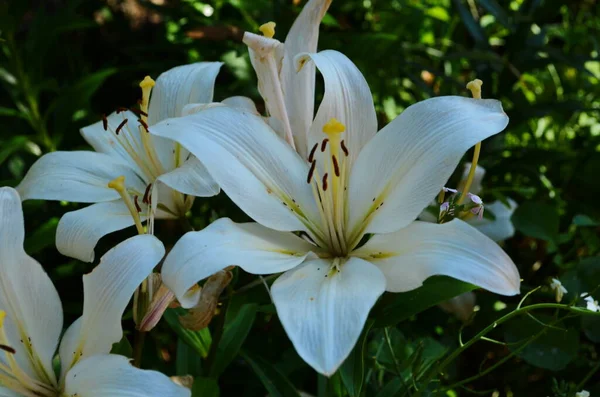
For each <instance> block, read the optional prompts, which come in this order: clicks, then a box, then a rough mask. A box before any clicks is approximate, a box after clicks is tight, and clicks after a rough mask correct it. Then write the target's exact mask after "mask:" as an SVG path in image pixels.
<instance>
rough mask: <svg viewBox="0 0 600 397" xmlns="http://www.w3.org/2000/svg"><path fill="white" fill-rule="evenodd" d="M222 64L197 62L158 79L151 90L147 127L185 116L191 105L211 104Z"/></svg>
mask: <svg viewBox="0 0 600 397" xmlns="http://www.w3.org/2000/svg"><path fill="white" fill-rule="evenodd" d="M222 65H223V63H222V62H198V63H192V64H190V65H182V66H177V67H174V68H173V69H169V70H167V71H166V72H164V73H162V74H161V75H160V76H158V79H156V85H155V86H154V88H153V89H152V97H151V98H150V108H149V109H148V124H149V125H153V124H156V123H158V122H160V121H162V120H166V119H169V118H172V117H179V116H181V115H182V113H181V112H182V111H183V107H184V106H185V105H187V104H189V103H208V102H212V98H213V92H214V89H215V80H216V79H217V75H218V74H219V69H221V66H222Z"/></svg>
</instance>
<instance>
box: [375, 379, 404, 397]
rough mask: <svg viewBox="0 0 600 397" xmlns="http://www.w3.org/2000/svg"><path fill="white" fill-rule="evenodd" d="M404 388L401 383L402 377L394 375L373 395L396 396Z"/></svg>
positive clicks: (380, 396) (379, 396)
mask: <svg viewBox="0 0 600 397" xmlns="http://www.w3.org/2000/svg"><path fill="white" fill-rule="evenodd" d="M402 389H404V384H403V383H402V379H400V378H398V377H396V378H394V379H392V380H391V381H389V382H388V383H387V384H386V385H385V386H384V387H383V389H381V390H380V391H379V393H377V394H376V395H375V397H390V396H396V395H398V394H399V393H400V391H401V390H402Z"/></svg>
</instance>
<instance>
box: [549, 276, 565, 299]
mask: <svg viewBox="0 0 600 397" xmlns="http://www.w3.org/2000/svg"><path fill="white" fill-rule="evenodd" d="M550 288H551V289H553V290H554V292H555V293H556V302H560V301H562V298H563V295H564V294H566V293H567V292H569V291H567V289H566V288H565V287H563V285H562V283H561V282H560V280H558V279H556V278H553V279H552V282H551V283H550Z"/></svg>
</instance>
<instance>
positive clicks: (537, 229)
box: [512, 201, 559, 241]
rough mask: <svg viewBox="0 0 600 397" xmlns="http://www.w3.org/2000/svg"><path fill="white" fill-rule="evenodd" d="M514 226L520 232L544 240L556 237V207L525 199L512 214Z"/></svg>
mask: <svg viewBox="0 0 600 397" xmlns="http://www.w3.org/2000/svg"><path fill="white" fill-rule="evenodd" d="M512 221H513V224H514V225H515V228H516V229H517V230H519V231H520V232H521V233H523V234H525V235H527V236H529V237H533V238H539V239H541V240H546V241H556V240H557V238H558V226H559V216H558V209H557V208H556V207H554V206H553V205H550V204H547V203H540V202H532V201H527V202H525V203H523V204H522V205H520V206H519V208H517V210H516V211H515V213H514V214H513V216H512Z"/></svg>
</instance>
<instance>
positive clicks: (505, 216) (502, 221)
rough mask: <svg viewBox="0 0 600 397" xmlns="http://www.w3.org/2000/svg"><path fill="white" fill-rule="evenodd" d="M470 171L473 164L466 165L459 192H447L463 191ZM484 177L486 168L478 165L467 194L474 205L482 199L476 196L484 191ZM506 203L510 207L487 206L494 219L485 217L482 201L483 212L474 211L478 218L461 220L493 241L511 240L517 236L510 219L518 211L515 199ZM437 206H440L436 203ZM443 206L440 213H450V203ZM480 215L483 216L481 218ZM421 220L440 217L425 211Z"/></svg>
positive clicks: (499, 204) (501, 205)
mask: <svg viewBox="0 0 600 397" xmlns="http://www.w3.org/2000/svg"><path fill="white" fill-rule="evenodd" d="M470 169H471V163H466V164H465V166H464V171H463V175H462V178H461V180H460V182H459V184H458V186H459V189H458V190H456V189H449V188H444V189H445V192H446V193H453V194H456V193H457V192H458V191H462V188H463V187H464V186H465V183H466V180H467V176H468V175H469V170H470ZM484 176H485V168H483V167H481V166H479V165H477V166H476V167H475V174H474V177H473V182H472V184H471V188H470V189H469V190H470V192H469V193H467V195H468V196H469V198H470V200H471V201H472V202H474V203H475V202H476V201H473V198H475V200H477V199H479V200H481V198H479V196H476V195H477V194H479V193H480V192H481V190H482V181H483V177H484ZM506 201H507V203H508V206H506V205H505V204H504V203H503V202H502V201H500V200H497V201H494V202H492V203H491V204H485V211H488V212H491V213H492V214H493V215H494V219H488V218H485V217H483V202H482V201H481V202H480V203H479V204H480V205H481V207H480V208H481V212H479V210H476V208H477V207H476V208H474V209H473V210H472V211H473V214H474V215H478V216H471V215H469V214H467V216H465V217H464V219H463V218H461V219H463V220H464V221H465V222H467V223H469V224H470V225H471V226H474V227H475V228H477V230H479V231H480V232H482V233H483V234H485V235H486V236H488V237H489V238H491V239H492V240H494V241H504V240H506V239H508V238H511V237H512V236H514V234H515V227H514V226H513V224H512V221H511V219H510V218H511V216H512V214H513V213H514V212H515V210H516V209H517V203H516V202H515V201H514V200H513V199H511V198H507V200H506ZM436 205H439V204H437V203H436ZM442 205H445V206H444V208H441V207H440V211H448V207H449V203H448V201H445V202H444V203H442ZM451 215H453V214H451ZM479 215H481V216H479ZM419 219H420V220H422V221H425V222H437V220H438V217H437V216H436V215H433V214H432V213H431V212H429V211H428V210H425V211H423V212H422V213H421V214H420V215H419Z"/></svg>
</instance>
